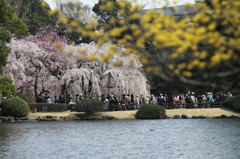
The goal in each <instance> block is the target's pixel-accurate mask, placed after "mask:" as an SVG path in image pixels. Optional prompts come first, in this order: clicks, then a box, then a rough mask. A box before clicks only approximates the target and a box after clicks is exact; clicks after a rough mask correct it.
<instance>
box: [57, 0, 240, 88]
mask: <svg viewBox="0 0 240 159" xmlns="http://www.w3.org/2000/svg"><path fill="white" fill-rule="evenodd" d="M101 2H102V3H103V4H105V5H102V6H100V7H99V8H100V10H102V11H103V12H113V11H114V10H113V8H118V15H120V16H122V17H123V18H119V17H112V18H110V19H109V20H108V21H107V22H106V24H104V25H102V24H100V23H99V22H98V21H97V20H95V19H93V20H91V23H89V24H88V25H87V26H86V27H82V26H80V25H77V23H71V24H69V25H68V26H69V29H70V30H72V29H76V30H77V31H78V32H79V33H80V34H81V35H83V38H86V37H87V38H90V39H92V40H93V41H96V42H97V44H98V45H102V44H104V43H106V42H112V43H113V44H117V45H114V46H112V47H110V48H109V52H107V53H105V54H104V56H101V57H98V58H97V57H94V58H93V57H92V58H90V59H94V60H99V61H101V62H109V60H110V59H111V58H112V57H113V56H114V53H115V52H114V50H116V48H114V47H123V46H124V48H125V51H123V52H122V55H123V56H127V55H129V54H135V55H137V56H138V57H139V58H140V60H141V62H142V63H143V64H144V65H145V66H146V70H147V71H149V72H157V73H162V72H163V74H161V76H160V77H163V78H165V79H168V77H177V78H178V79H180V80H181V81H184V80H185V81H186V79H189V78H192V79H196V77H198V78H202V79H204V80H205V81H207V80H209V78H211V77H212V76H213V75H215V77H216V78H222V77H225V76H230V75H233V74H236V72H239V71H238V70H239V68H238V65H239V64H238V61H239V57H240V45H239V41H240V27H239V25H240V21H239V19H240V14H239V11H240V1H236V0H214V1H210V2H211V5H209V4H208V3H205V2H203V3H199V4H198V5H197V7H196V8H195V9H196V11H197V13H196V14H195V15H192V17H187V16H186V17H184V15H183V18H181V19H178V18H176V17H174V16H171V15H170V16H166V15H164V14H163V13H162V12H161V11H158V10H149V11H147V12H146V13H144V14H141V13H139V10H140V9H142V8H143V6H141V5H138V4H137V5H132V4H131V3H129V2H128V1H116V2H114V1H111V0H101ZM186 7H189V8H194V7H195V6H193V5H190V4H187V5H186ZM119 8H120V9H119ZM172 10H173V11H174V10H175V11H176V10H177V8H176V7H173V8H172ZM59 23H62V24H66V25H67V24H68V20H67V18H66V17H61V18H60V20H59ZM93 28H99V29H98V30H95V29H93ZM113 48H114V49H113ZM164 50H168V52H167V53H164ZM149 53H150V54H149ZM153 55H155V56H153ZM132 60H133V59H129V65H130V66H131V64H132ZM236 64H238V65H236ZM120 65H121V63H116V64H115V66H120ZM223 68H224V69H223ZM208 73H209V74H208ZM204 80H201V81H204ZM187 82H188V81H187ZM187 82H185V83H187ZM198 82H199V81H198ZM195 84H201V83H195ZM209 86H212V87H216V85H209Z"/></svg>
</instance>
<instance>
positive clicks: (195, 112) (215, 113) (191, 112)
mask: <svg viewBox="0 0 240 159" xmlns="http://www.w3.org/2000/svg"><path fill="white" fill-rule="evenodd" d="M136 112H137V110H132V111H111V112H101V113H97V114H98V115H99V116H112V117H114V118H115V119H135V117H134V116H135V114H136ZM79 114H83V113H82V112H44V113H30V114H29V115H28V117H29V118H30V119H36V118H38V117H40V118H44V117H46V116H53V117H57V118H68V117H72V118H74V117H76V116H77V115H79ZM166 114H167V116H168V118H173V117H174V116H175V115H179V116H181V115H183V114H185V115H187V116H188V117H189V118H191V117H192V116H206V117H209V118H215V117H219V116H221V115H226V116H237V117H240V113H236V112H233V111H230V110H227V109H222V108H208V109H167V110H166Z"/></svg>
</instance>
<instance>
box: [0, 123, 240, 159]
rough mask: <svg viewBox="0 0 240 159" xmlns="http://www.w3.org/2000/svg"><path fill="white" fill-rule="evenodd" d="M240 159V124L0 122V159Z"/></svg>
mask: <svg viewBox="0 0 240 159" xmlns="http://www.w3.org/2000/svg"><path fill="white" fill-rule="evenodd" d="M58 158H59V159H60V158H61V159H239V158H240V119H177V120H174V119H166V120H113V121H109V120H107V121H71V122H66V121H65V122H26V123H0V159H58Z"/></svg>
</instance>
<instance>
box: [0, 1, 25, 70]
mask: <svg viewBox="0 0 240 159" xmlns="http://www.w3.org/2000/svg"><path fill="white" fill-rule="evenodd" d="M0 11H1V14H0V71H1V70H2V68H3V67H4V66H5V65H6V64H7V56H8V54H9V52H10V50H9V48H7V46H6V44H7V43H9V42H10V41H11V34H12V35H14V36H18V37H19V36H22V35H26V34H27V27H26V25H25V24H24V23H23V22H22V20H21V19H20V18H18V17H17V16H16V14H14V10H13V8H11V7H9V6H8V4H7V2H6V1H5V0H1V1H0Z"/></svg>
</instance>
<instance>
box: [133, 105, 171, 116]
mask: <svg viewBox="0 0 240 159" xmlns="http://www.w3.org/2000/svg"><path fill="white" fill-rule="evenodd" d="M135 117H136V118H137V119H163V118H166V111H165V108H164V107H162V106H160V105H157V104H144V105H142V106H141V107H140V108H139V110H138V111H137V113H136V115H135Z"/></svg>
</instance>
